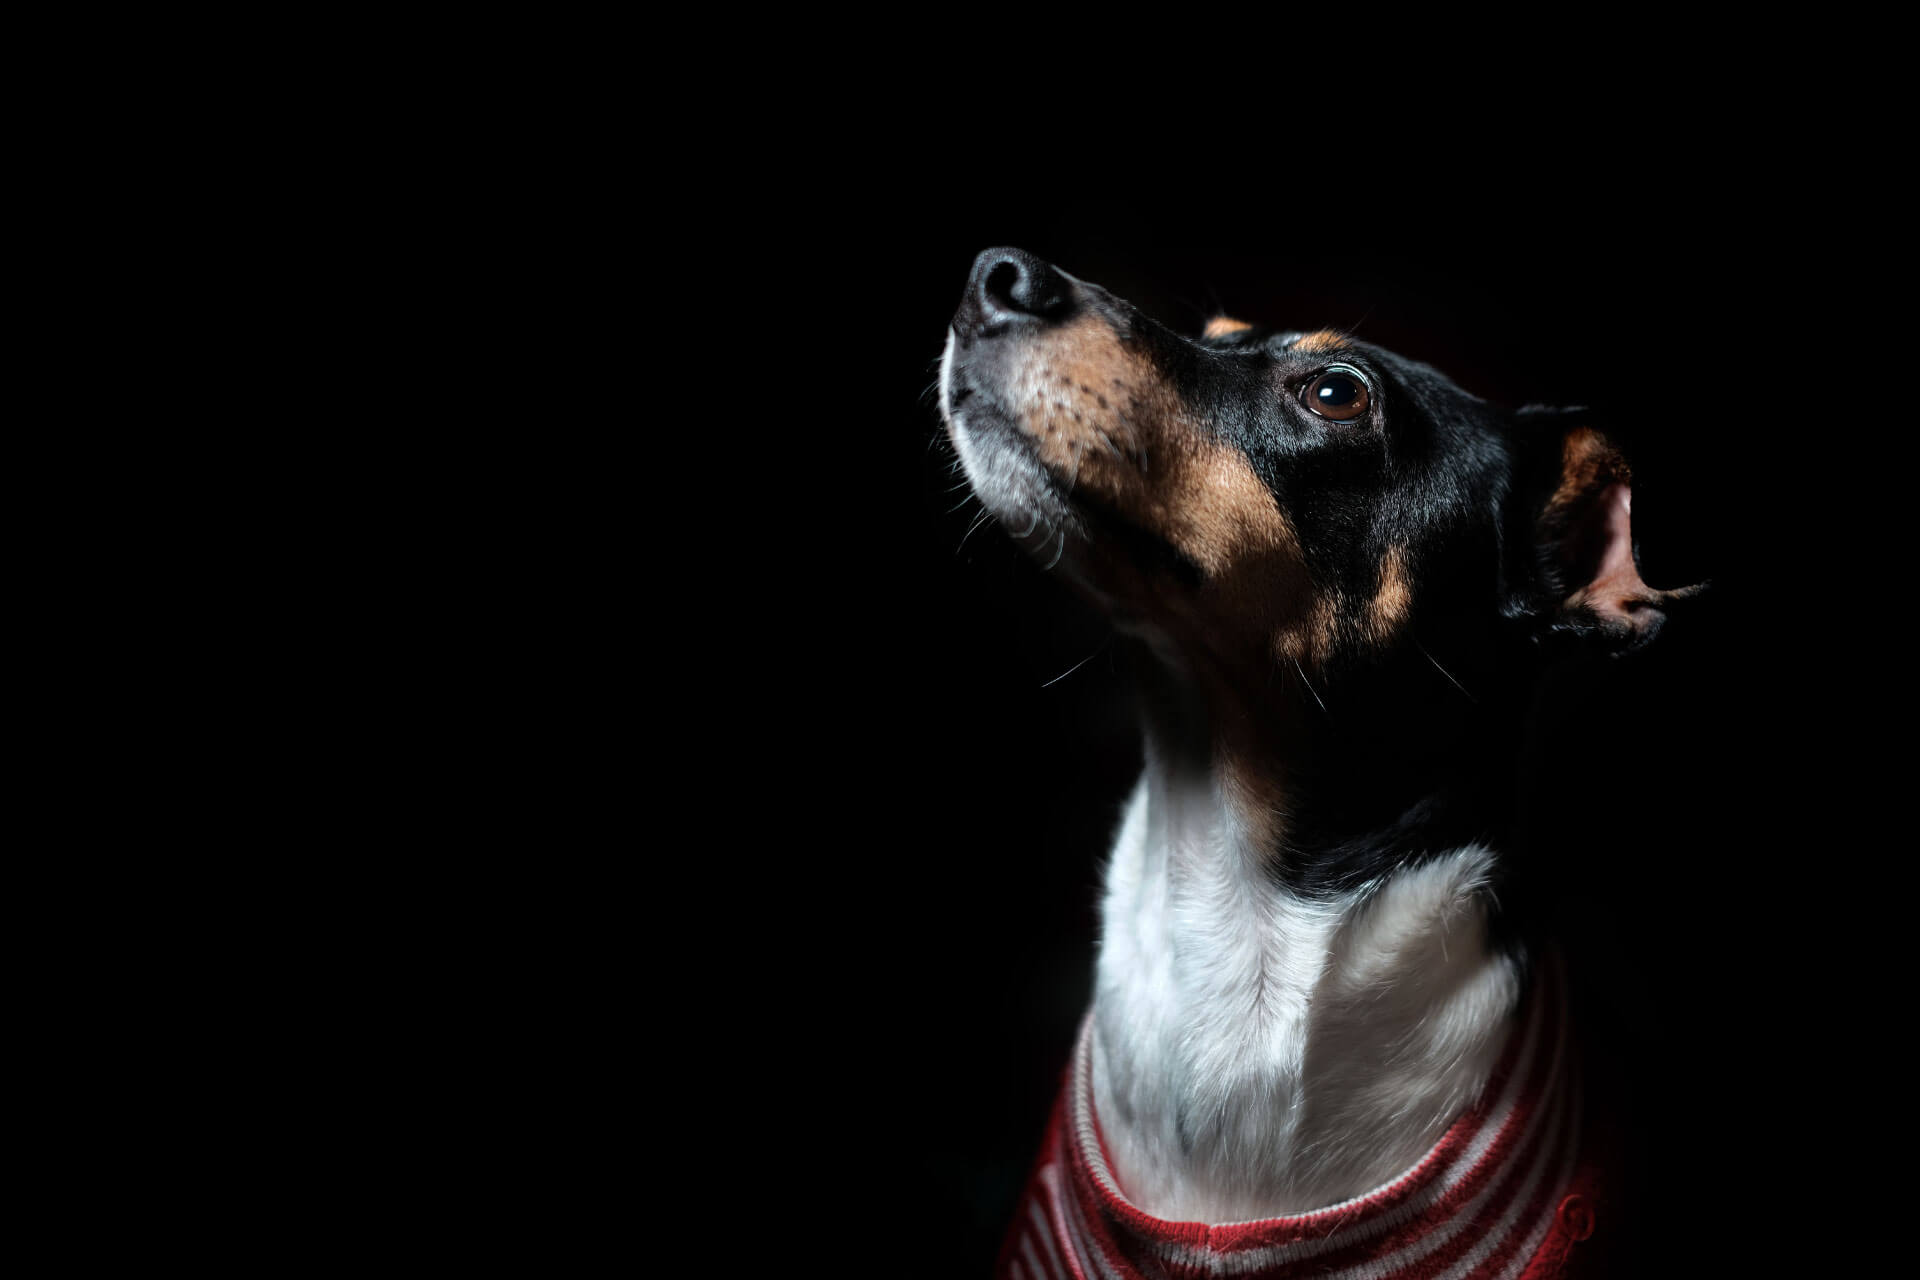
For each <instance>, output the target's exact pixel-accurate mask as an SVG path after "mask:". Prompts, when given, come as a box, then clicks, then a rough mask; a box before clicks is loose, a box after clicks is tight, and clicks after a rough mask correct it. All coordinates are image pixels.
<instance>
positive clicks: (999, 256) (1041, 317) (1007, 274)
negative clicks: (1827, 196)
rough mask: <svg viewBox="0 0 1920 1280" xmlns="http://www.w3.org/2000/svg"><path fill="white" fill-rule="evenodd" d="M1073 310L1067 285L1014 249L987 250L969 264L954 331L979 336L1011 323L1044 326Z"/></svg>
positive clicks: (1061, 277) (1063, 280) (1066, 281)
mask: <svg viewBox="0 0 1920 1280" xmlns="http://www.w3.org/2000/svg"><path fill="white" fill-rule="evenodd" d="M1072 311H1073V282H1072V281H1070V280H1068V279H1067V278H1066V277H1065V276H1063V275H1061V274H1060V273H1059V272H1058V271H1055V270H1054V269H1053V268H1052V267H1050V266H1048V265H1047V264H1046V263H1044V262H1042V261H1040V259H1038V258H1036V257H1034V256H1033V255H1032V254H1030V253H1025V252H1023V251H1021V250H1019V249H989V250H987V251H986V252H985V253H983V254H981V255H980V256H979V257H977V258H975V259H974V260H973V272H972V274H970V275H969V276H968V277H967V293H966V296H965V297H964V298H962V299H961V300H960V310H959V312H958V313H957V314H956V315H955V316H954V318H953V323H954V327H955V328H956V329H961V330H963V331H969V332H972V333H975V334H980V335H983V336H986V335H991V334H995V333H999V332H1000V331H1001V330H1003V329H1006V328H1007V327H1009V326H1011V325H1016V324H1050V323H1054V322H1057V321H1060V320H1063V319H1065V318H1066V317H1067V316H1068V315H1070V314H1071V313H1072Z"/></svg>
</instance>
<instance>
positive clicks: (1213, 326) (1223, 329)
mask: <svg viewBox="0 0 1920 1280" xmlns="http://www.w3.org/2000/svg"><path fill="white" fill-rule="evenodd" d="M1251 328H1253V326H1252V325H1250V324H1248V323H1247V322H1246V321H1245V320H1235V319H1234V318H1233V317H1232V316H1215V317H1214V318H1213V319H1211V320H1209V321H1207V327H1206V328H1204V329H1202V330H1201V331H1200V336H1201V337H1203V338H1224V337H1226V336H1227V335H1228V334H1230V333H1239V332H1241V331H1242V330H1245V329H1251Z"/></svg>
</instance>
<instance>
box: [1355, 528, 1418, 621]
mask: <svg viewBox="0 0 1920 1280" xmlns="http://www.w3.org/2000/svg"><path fill="white" fill-rule="evenodd" d="M1412 608H1413V585H1412V583H1411V581H1409V579H1408V576H1407V554H1406V551H1405V550H1404V549H1403V548H1401V547H1398V546H1395V547H1390V548H1388V549H1387V554H1386V557H1385V558H1384V559H1382V560H1381V562H1380V589H1379V590H1378V591H1376V592H1374V594H1373V604H1372V606H1371V607H1369V608H1368V610H1367V624H1366V625H1367V633H1368V635H1367V638H1368V639H1369V640H1371V641H1373V642H1374V643H1375V644H1385V643H1386V642H1387V641H1389V640H1391V639H1392V638H1393V637H1394V635H1395V634H1396V633H1398V632H1399V630H1400V628H1401V627H1402V626H1404V625H1405V624H1406V621H1407V614H1408V613H1409V612H1410V611H1411V610H1412Z"/></svg>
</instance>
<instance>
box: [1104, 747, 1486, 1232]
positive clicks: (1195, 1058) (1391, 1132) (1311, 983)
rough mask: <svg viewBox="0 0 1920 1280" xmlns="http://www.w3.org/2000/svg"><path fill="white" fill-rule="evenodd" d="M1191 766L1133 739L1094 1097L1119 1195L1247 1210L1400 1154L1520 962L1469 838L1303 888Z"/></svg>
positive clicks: (1305, 1196) (1325, 1193) (1455, 1089)
mask: <svg viewBox="0 0 1920 1280" xmlns="http://www.w3.org/2000/svg"><path fill="white" fill-rule="evenodd" d="M1270 857H1271V854H1269V853H1266V852H1265V851H1263V850H1262V849H1260V848H1259V847H1257V844H1256V842H1255V841H1254V840H1253V839H1251V838H1250V834H1249V831H1248V828H1247V827H1246V825H1245V824H1244V823H1243V822H1242V821H1241V820H1240V818H1239V816H1238V815H1237V812H1236V810H1235V808H1234V805H1233V804H1232V803H1230V802H1229V799H1228V798H1227V797H1226V796H1225V795H1224V794H1222V792H1221V790H1220V788H1219V787H1218V786H1217V784H1215V783H1214V782H1213V781H1212V780H1210V779H1201V778H1198V777H1196V778H1194V779H1192V780H1190V781H1185V782H1182V781H1176V780H1173V779H1171V778H1169V777H1168V776H1167V774H1166V773H1165V772H1164V771H1162V770H1159V769H1157V768H1156V766H1155V763H1154V761H1153V760H1152V759H1151V758H1150V759H1149V761H1148V768H1147V773H1146V776H1145V777H1143V778H1142V779H1141V782H1140V785H1139V786H1138V787H1137V788H1136V790H1135V791H1134V794H1133V797H1132V799H1131V800H1130V801H1129V803H1128V807H1127V813H1126V817H1125V820H1124V821H1123V823H1122V826H1121V830H1120V835H1119V839H1118V841H1117V842H1116V845H1115V848H1114V852H1113V860H1112V864H1111V866H1110V867H1109V869H1108V874H1107V893H1106V898H1105V902H1104V905H1103V913H1102V914H1103V926H1102V928H1103V933H1102V939H1101V947H1100V960H1099V969H1098V975H1097V983H1096V991H1095V997H1094V1016H1095V1036H1094V1045H1093V1087H1094V1107H1095V1114H1096V1115H1097V1116H1098V1117H1099V1122H1100V1126H1101V1131H1102V1133H1103V1135H1104V1137H1105V1139H1106V1142H1107V1146H1108V1149H1109V1152H1110V1154H1111V1157H1112V1163H1113V1168H1114V1171H1115V1173H1116V1175H1117V1176H1118V1178H1119V1180H1120V1185H1121V1188H1122V1190H1123V1191H1124V1192H1125V1193H1126V1195H1127V1197H1128V1198H1129V1199H1130V1200H1132V1202H1133V1203H1134V1204H1136V1205H1138V1206H1139V1207H1140V1208H1142V1209H1144V1210H1146V1211H1147V1212H1148V1213H1151V1214H1154V1215H1156V1216H1158V1217H1162V1218H1168V1219H1174V1220H1198V1221H1207V1222H1232V1221H1244V1220H1248V1219H1254V1218H1263V1217H1270V1216H1275V1215H1279V1214H1287V1213H1298V1212H1303V1211H1306V1210H1311V1209H1316V1208H1322V1207H1325V1206H1327V1205H1331V1204H1335V1203H1338V1202H1339V1201H1341V1200H1344V1199H1347V1198H1349V1197H1351V1196H1354V1195H1357V1194H1360V1193H1363V1192H1365V1191H1368V1190H1370V1189H1372V1188H1373V1187H1376V1186H1378V1185H1380V1184H1381V1183H1384V1182H1386V1181H1388V1180H1390V1179H1391V1178H1393V1177H1395V1176H1397V1175H1398V1174H1400V1173H1402V1172H1404V1171H1405V1170H1406V1169H1407V1168H1409V1167H1410V1166H1411V1165H1412V1164H1413V1163H1414V1162H1415V1161H1416V1160H1417V1159H1418V1158H1419V1157H1420V1155H1421V1154H1422V1153H1423V1152H1424V1151H1425V1150H1426V1149H1427V1148H1428V1147H1430V1146H1431V1145H1432V1144H1433V1143H1434V1142H1435V1141H1436V1140H1437V1139H1438V1138H1439V1136H1440V1134H1441V1133H1442V1132H1443V1131H1444V1130H1445V1129H1446V1126H1447V1124H1448V1123H1449V1122H1450V1121H1451V1120H1452V1119H1453V1118H1454V1117H1455V1116H1456V1115H1457V1114H1458V1113H1459V1112H1460V1111H1461V1110H1462V1109H1464V1108H1465V1107H1466V1106H1468V1105H1469V1104H1470V1103H1471V1102H1472V1101H1473V1099H1474V1097H1475V1095H1476V1094H1478V1092H1479V1091H1480V1089H1481V1087H1482V1086H1483V1085H1484V1084H1485V1082H1486V1080H1487V1077H1488V1075H1489V1074H1490V1072H1491V1071H1492V1068H1493V1066H1494V1063H1495V1061H1496V1059H1497V1058H1498V1056H1499V1053H1500V1050H1501V1048H1502V1046H1503V1045H1504V1043H1505V1041H1506V1037H1507V1033H1508V1031H1509V1029H1510V1026H1511V1024H1512V1022H1513V1014H1514V1011H1515V1010H1516V1008H1517V1007H1518V1004H1519V997H1520V986H1521V981H1520V975H1519V973H1518V971H1517V967H1516V965H1515V964H1514V962H1513V961H1512V960H1511V959H1509V958H1508V957H1506V956H1504V955H1500V954H1495V953H1491V952H1489V950H1488V947H1487V943H1486V913H1485V907H1484V897H1483V895H1482V894H1481V891H1482V890H1483V889H1484V888H1485V887H1486V884H1487V878H1488V876H1489V873H1490V871H1491V869H1492V864H1493V855H1492V854H1491V853H1490V852H1489V851H1488V850H1486V849H1484V848H1482V847H1480V846H1477V845H1469V846H1467V847H1464V848H1460V849H1455V850H1452V851H1450V852H1447V853H1444V854H1441V855H1440V856H1438V857H1435V858H1432V859H1430V860H1428V861H1425V862H1422V863H1420V864H1419V865H1418V866H1415V867H1412V868H1409V869H1404V870H1401V871H1398V872H1395V873H1393V874H1392V875H1390V876H1388V877H1386V878H1385V879H1384V880H1383V881H1381V882H1378V883H1375V884H1373V885H1370V886H1367V887H1365V888H1363V889H1361V890H1358V891H1355V892H1353V893H1349V894H1345V895H1341V896H1336V897H1332V898H1327V899H1323V900H1308V899H1304V898H1301V897H1299V896H1296V895H1294V894H1293V893H1291V892H1289V891H1288V890H1286V889H1285V888H1284V887H1282V886H1281V885H1280V884H1279V883H1278V882H1277V880H1276V879H1275V878H1274V877H1273V876H1272V875H1271V874H1270V873H1269V872H1268V871H1267V870H1266V869H1265V866H1264V864H1265V863H1266V862H1267V861H1268V860H1269V859H1270Z"/></svg>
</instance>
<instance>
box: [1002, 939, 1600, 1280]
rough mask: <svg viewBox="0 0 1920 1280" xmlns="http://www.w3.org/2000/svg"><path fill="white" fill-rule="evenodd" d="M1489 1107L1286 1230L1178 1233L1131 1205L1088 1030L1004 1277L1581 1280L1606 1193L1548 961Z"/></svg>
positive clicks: (1239, 1226)
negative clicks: (1591, 1162) (1096, 1091)
mask: <svg viewBox="0 0 1920 1280" xmlns="http://www.w3.org/2000/svg"><path fill="white" fill-rule="evenodd" d="M1532 987H1533V990H1532V993H1531V994H1530V995H1529V997H1528V1005H1527V1012H1526V1014H1525V1016H1524V1017H1523V1018H1522V1019H1521V1021H1520V1024H1519V1025H1518V1027H1517V1028H1516V1031H1515V1033H1514V1035H1513V1037H1512V1039H1511V1042H1510V1043H1509V1045H1508V1047H1507V1050H1506V1052H1505V1054H1504V1056H1503V1058H1502V1060H1501V1063H1500V1065H1499V1066H1498V1067H1497V1068H1496V1069H1495V1071H1494V1073H1493V1076H1492V1077H1491V1079H1490V1080H1489V1082H1488V1084H1487V1087H1486V1088H1485V1089H1484V1090H1483V1091H1482V1093H1481V1096H1480V1099H1479V1101H1478V1102H1476V1103H1475V1105H1474V1106H1473V1107H1471V1108H1470V1109H1469V1110H1468V1111H1467V1112H1466V1113H1465V1114H1463V1115H1461V1116H1460V1117H1459V1118H1458V1119H1457V1120H1455V1121H1454V1123H1453V1124H1452V1125H1451V1126H1450V1127H1449V1128H1448V1129H1447V1131H1446V1132H1445V1133H1444V1134H1443V1135H1442V1136H1441V1138H1440V1140H1439V1141H1438V1142H1437V1143H1435V1144H1434V1146H1433V1148H1432V1149H1431V1150H1429V1151H1428V1152H1427V1154H1426V1155H1425V1156H1424V1157H1422V1158H1421V1159H1420V1161H1419V1162H1418V1163H1417V1164H1415V1165H1414V1167H1413V1168H1411V1169H1409V1170H1407V1171H1406V1172H1405V1173H1403V1174H1401V1175H1400V1176H1399V1177H1397V1178H1395V1179H1393V1180H1392V1181H1391V1182H1388V1183H1386V1184H1385V1185H1384V1186H1381V1187H1378V1188H1376V1189H1374V1190H1372V1191H1369V1192H1367V1193H1366V1194H1365V1195H1361V1196H1357V1197H1355V1198H1354V1199H1351V1200H1348V1201H1345V1202H1344V1203H1341V1204H1336V1205H1332V1206H1329V1207H1327V1208H1325V1209H1320V1210H1316V1211H1314V1212H1312V1213H1305V1214H1299V1215H1295V1216H1291V1217H1284V1218H1268V1219H1264V1220H1262V1221H1257V1222H1234V1223H1226V1224H1215V1225H1208V1224H1206V1223H1200V1222H1168V1221H1164V1220H1162V1219H1159V1218H1155V1217H1153V1216H1152V1215H1150V1214H1147V1213H1145V1212H1142V1211H1141V1210H1140V1209H1139V1208H1137V1207H1135V1206H1134V1205H1133V1204H1131V1203H1130V1202H1129V1201H1128V1200H1127V1198H1126V1194H1125V1192H1124V1191H1123V1190H1122V1189H1121V1187H1120V1185H1119V1183H1118V1181H1117V1180H1116V1178H1115V1177H1114V1174H1113V1170H1112V1168H1111V1166H1110V1164H1109V1161H1108V1157H1107V1151H1106V1147H1105V1143H1104V1142H1103V1140H1102V1138H1101V1134H1100V1125H1099V1120H1098V1117H1096V1116H1095V1115H1094V1110H1093V1075H1092V1039H1091V1036H1092V1019H1091V1018H1090V1017H1089V1018H1088V1020H1087V1021H1086V1022H1085V1023H1083V1024H1082V1027H1081V1030H1080V1038H1079V1042H1078V1045H1077V1047H1076V1048H1075V1051H1074V1056H1073V1061H1072V1063H1071V1065H1070V1067H1069V1068H1068V1073H1067V1080H1066V1084H1065V1087H1064V1088H1063V1090H1062V1092H1061V1097H1060V1099H1059V1101H1058V1102H1057V1103H1056V1104H1055V1106H1054V1110H1053V1116H1052V1119H1051V1120H1050V1121H1049V1123H1048V1126H1047V1134H1046V1138H1045V1140H1044V1142H1043V1143H1042V1146H1041V1152H1040V1157H1039V1159H1038V1161H1037V1162H1036V1165H1035V1168H1034V1171H1033V1174H1032V1176H1031V1177H1030V1178H1029V1180H1028V1184H1027V1189H1026V1191H1025V1193H1024V1194H1023V1196H1022V1198H1021V1203H1020V1205H1019V1208H1018V1211H1017V1213H1016V1215H1015V1219H1014V1222H1013V1224H1012V1226H1011V1228H1010V1229H1009V1231H1008V1234H1007V1237H1006V1241H1005V1244H1004V1245H1003V1246H1002V1248H1001V1254H1000V1263H999V1268H998V1270H997V1272H996V1275H998V1276H999V1277H1001V1280H1134V1278H1135V1277H1147V1278H1151V1280H1201V1278H1202V1277H1215V1276H1221V1277H1225V1276H1232V1277H1238V1278H1240V1280H1265V1278H1268V1277H1283V1276H1284V1277H1294V1276H1318V1277H1341V1278H1342V1280H1440V1278H1442V1277H1444V1278H1445V1280H1493V1278H1494V1277H1503V1278H1512V1280H1544V1278H1545V1277H1549V1276H1565V1275H1571V1274H1573V1271H1572V1265H1573V1263H1574V1262H1575V1261H1576V1259H1575V1257H1574V1254H1575V1252H1576V1246H1577V1245H1578V1243H1579V1242H1580V1241H1583V1240H1585V1239H1587V1237H1588V1236H1589V1235H1591V1234H1592V1232H1593V1230H1594V1213H1593V1208H1594V1203H1595V1199H1596V1191H1597V1188H1596V1186H1595V1181H1594V1177H1593V1170H1592V1169H1591V1168H1590V1167H1588V1166H1587V1165H1586V1164H1585V1163H1583V1162H1582V1161H1581V1160H1580V1158H1579V1154H1580V1132H1579V1131H1580V1117H1579V1113H1578V1098H1577V1088H1576V1085H1575V1082H1574V1080H1573V1070H1572V1067H1573V1064H1572V1061H1571V1051H1570V1049H1569V1046H1568V1039H1569V1038H1568V1035H1567V1023H1566V1014H1565V1002H1564V999H1563V998H1562V989H1563V984H1562V980H1561V977H1560V974H1559V970H1558V966H1557V965H1556V964H1552V963H1549V964H1547V965H1543V966H1542V967H1541V970H1540V980H1537V981H1535V982H1534V983H1533V984H1532Z"/></svg>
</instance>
